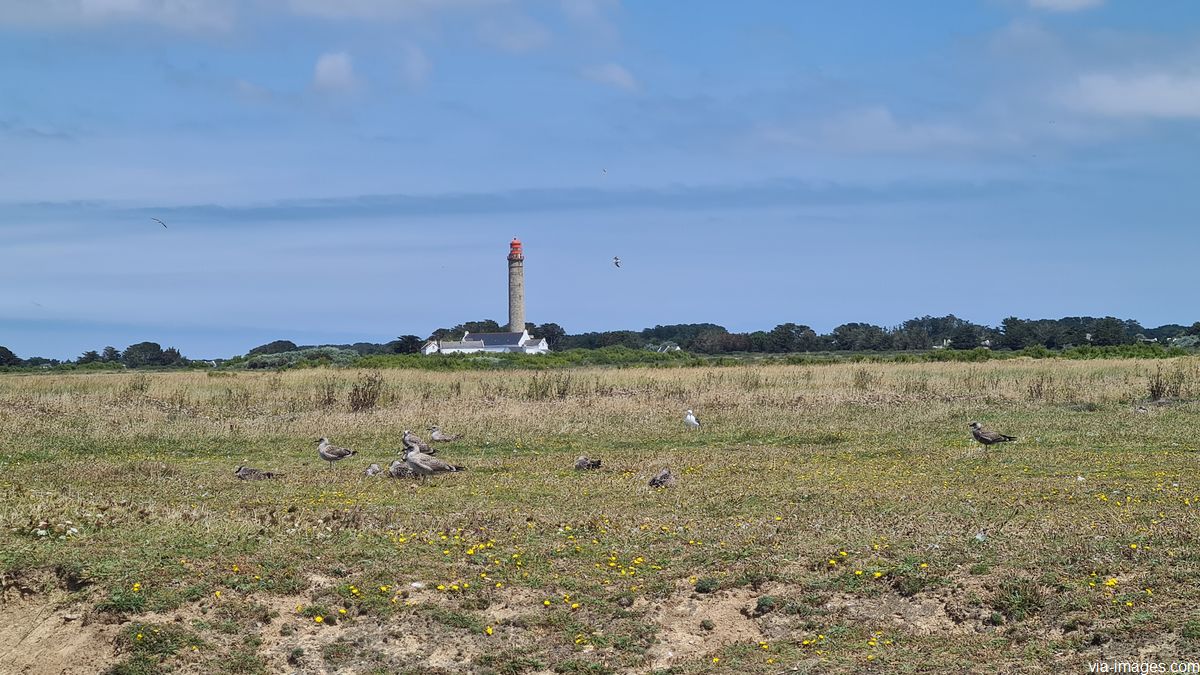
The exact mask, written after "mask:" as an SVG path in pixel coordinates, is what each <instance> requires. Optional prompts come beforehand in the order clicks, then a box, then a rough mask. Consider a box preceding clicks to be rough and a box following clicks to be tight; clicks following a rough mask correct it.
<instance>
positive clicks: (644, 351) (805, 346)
mask: <svg viewBox="0 0 1200 675" xmlns="http://www.w3.org/2000/svg"><path fill="white" fill-rule="evenodd" d="M526 328H527V329H528V330H529V332H530V333H531V334H532V335H535V336H537V337H544V338H546V340H547V341H548V342H549V343H550V348H551V349H552V350H553V353H552V354H550V355H536V356H535V355H525V354H471V355H453V356H441V355H438V356H432V357H430V356H423V355H421V354H420V350H421V346H422V345H423V344H424V343H425V340H423V339H421V338H420V337H418V336H416V335H403V336H400V337H398V338H396V339H395V340H392V341H390V342H385V343H373V342H356V343H353V344H341V345H298V344H296V343H295V342H292V341H291V340H275V341H273V342H269V343H267V344H264V345H259V346H257V347H254V348H253V349H251V350H250V351H249V352H247V353H246V354H245V355H244V356H236V357H233V358H231V359H219V360H216V361H191V360H189V359H187V358H185V357H184V356H183V354H181V353H180V352H179V350H178V349H175V348H174V347H168V348H166V349H163V348H162V346H161V345H159V344H158V343H155V342H139V343H137V344H134V345H130V346H129V347H127V348H126V349H125V350H124V351H118V350H117V349H116V348H115V347H111V346H109V347H105V348H104V349H103V350H101V351H87V352H84V353H83V354H82V355H80V356H79V358H77V359H75V360H74V361H59V360H56V359H47V358H41V357H30V358H25V359H22V358H21V357H19V356H17V355H16V354H14V353H13V352H12V351H10V350H9V349H7V348H5V347H0V371H3V370H28V369H55V370H78V369H85V370H107V369H125V368H140V369H164V368H170V369H174V368H188V367H193V368H195V367H200V368H207V367H213V366H219V367H223V368H247V369H263V368H266V369H278V368H297V367H300V368H303V367H316V366H329V365H332V366H363V367H385V368H420V369H423V370H489V369H496V368H533V369H545V368H563V367H571V366H588V365H618V366H668V367H669V366H688V365H702V364H713V365H724V364H734V363H742V362H744V361H747V360H753V361H765V362H779V363H823V362H833V361H846V360H850V361H873V362H906V361H908V362H911V361H984V360H989V359H997V358H1008V357H1011V356H1030V357H1034V358H1047V357H1061V358H1071V359H1079V358H1101V357H1108V358H1114V357H1116V358H1159V357H1165V356H1174V355H1180V354H1184V353H1188V350H1195V349H1197V348H1200V321H1198V322H1196V323H1193V324H1192V325H1191V326H1184V325H1181V324H1167V325H1165V326H1158V327H1157V328H1145V327H1143V326H1142V325H1141V324H1139V323H1138V322H1137V321H1132V320H1124V319H1118V318H1115V317H1111V316H1109V317H1101V318H1097V317H1065V318H1062V319H1019V318H1017V317H1009V318H1007V319H1005V320H1004V321H1002V322H1001V324H1000V325H999V326H996V327H990V326H984V325H980V324H975V323H971V322H970V321H967V320H965V319H960V318H958V317H956V316H954V315H953V314H951V315H948V316H943V317H933V316H923V317H917V318H913V319H909V320H908V321H905V322H904V323H902V324H900V325H899V326H895V327H893V328H884V327H882V326H876V325H873V324H868V323H858V322H855V323H845V324H842V325H840V326H838V327H837V328H834V329H833V330H832V331H830V332H829V333H827V334H820V333H817V332H816V331H815V330H813V329H812V328H810V327H809V326H806V325H803V324H796V323H783V324H780V325H778V326H775V327H774V328H772V329H771V330H769V331H753V332H749V333H736V332H730V331H729V330H728V329H726V328H725V327H723V326H720V325H717V324H712V323H696V324H675V325H669V326H654V327H653V328H646V329H643V330H640V331H633V330H618V331H604V332H592V333H579V334H569V333H567V331H566V330H565V329H563V327H562V326H560V325H559V324H557V323H543V324H534V323H529V324H526ZM502 330H503V327H502V326H501V325H500V324H499V323H497V322H496V321H494V320H491V319H485V320H483V321H468V322H464V323H461V324H458V325H456V326H454V327H452V328H438V329H437V330H435V331H433V333H432V334H431V335H430V336H429V338H427V339H431V340H446V339H461V338H462V335H463V333H465V332H468V331H470V332H472V333H492V332H499V331H502Z"/></svg>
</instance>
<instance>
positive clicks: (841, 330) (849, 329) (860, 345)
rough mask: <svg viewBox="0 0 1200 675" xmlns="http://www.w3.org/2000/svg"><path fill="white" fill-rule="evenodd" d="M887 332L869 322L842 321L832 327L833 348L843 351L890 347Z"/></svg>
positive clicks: (890, 340) (873, 349)
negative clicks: (840, 323)
mask: <svg viewBox="0 0 1200 675" xmlns="http://www.w3.org/2000/svg"><path fill="white" fill-rule="evenodd" d="M891 347H892V339H891V336H890V335H888V332H887V331H886V330H884V329H883V328H881V327H879V326H874V325H871V324H869V323H844V324H842V325H840V326H838V327H837V328H834V329H833V348H834V349H838V350H843V351H878V350H884V349H891Z"/></svg>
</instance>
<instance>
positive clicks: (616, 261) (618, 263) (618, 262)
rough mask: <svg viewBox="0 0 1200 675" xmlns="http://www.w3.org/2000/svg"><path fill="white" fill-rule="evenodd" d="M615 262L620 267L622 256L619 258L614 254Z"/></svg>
mask: <svg viewBox="0 0 1200 675" xmlns="http://www.w3.org/2000/svg"><path fill="white" fill-rule="evenodd" d="M613 264H614V265H616V266H617V267H620V266H621V259H620V258H618V257H617V256H615V255H614V256H613Z"/></svg>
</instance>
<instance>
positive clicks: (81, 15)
mask: <svg viewBox="0 0 1200 675" xmlns="http://www.w3.org/2000/svg"><path fill="white" fill-rule="evenodd" d="M2 4H3V6H2V7H0V25H3V24H32V25H42V26H45V25H84V26H86V25H95V24H104V23H113V22H142V23H152V24H158V25H162V26H168V27H171V28H178V29H183V30H225V29H227V28H229V27H230V26H231V25H232V23H233V5H232V4H231V3H230V2H229V0H7V1H6V2H3V3H2Z"/></svg>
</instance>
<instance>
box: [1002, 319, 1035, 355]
mask: <svg viewBox="0 0 1200 675" xmlns="http://www.w3.org/2000/svg"><path fill="white" fill-rule="evenodd" d="M1000 331H1001V335H1000V340H999V342H998V343H997V346H998V347H1003V348H1005V349H1013V350H1017V349H1024V348H1026V347H1029V346H1032V345H1033V344H1035V343H1036V342H1037V338H1036V336H1035V335H1034V334H1033V329H1032V328H1031V327H1030V325H1029V322H1028V321H1025V320H1024V319H1018V318H1017V317H1015V316H1010V317H1008V318H1006V319H1005V320H1004V321H1001V322H1000Z"/></svg>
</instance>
